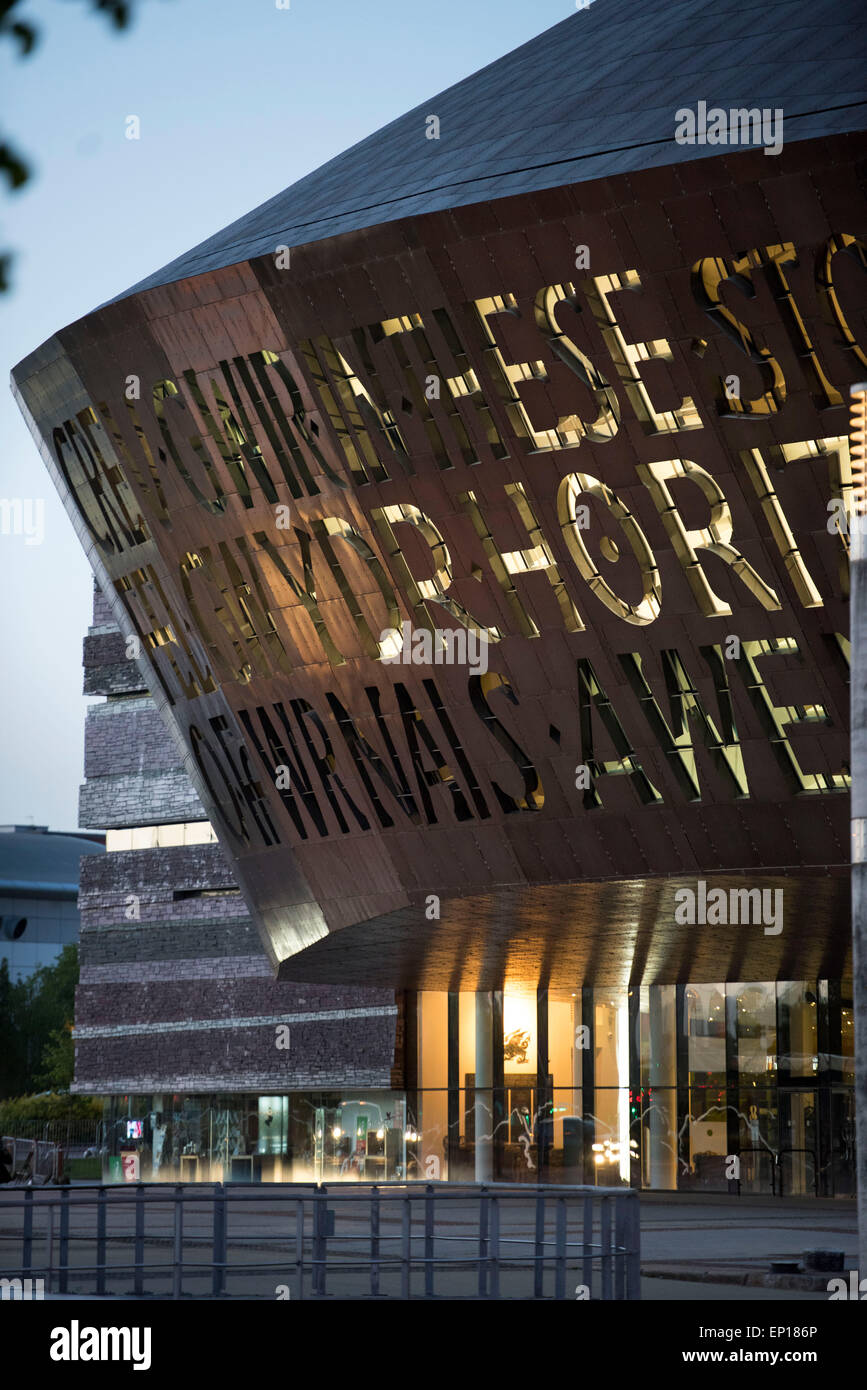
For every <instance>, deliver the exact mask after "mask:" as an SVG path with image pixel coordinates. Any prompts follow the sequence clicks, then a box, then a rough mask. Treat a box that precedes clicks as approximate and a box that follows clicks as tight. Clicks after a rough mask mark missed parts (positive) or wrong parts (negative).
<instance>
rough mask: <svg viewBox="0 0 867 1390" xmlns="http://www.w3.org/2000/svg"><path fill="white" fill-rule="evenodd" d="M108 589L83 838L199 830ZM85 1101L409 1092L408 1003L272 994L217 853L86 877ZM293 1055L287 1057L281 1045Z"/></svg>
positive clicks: (173, 851)
mask: <svg viewBox="0 0 867 1390" xmlns="http://www.w3.org/2000/svg"><path fill="white" fill-rule="evenodd" d="M126 650H127V648H126V641H125V638H124V636H123V634H121V633H120V632H119V630H118V628H117V627H116V626H115V624H114V623H113V622H112V619H111V614H110V610H109V608H108V605H107V603H106V601H105V599H104V597H103V595H102V593H101V591H100V590H99V589H98V588H95V592H94V618H93V626H92V627H91V629H90V632H89V633H88V636H87V637H86V638H85V643H84V669H85V680H84V688H85V694H88V695H103V696H105V697H106V698H105V701H104V703H102V704H95V705H92V706H91V707H90V708H89V710H88V714H87V725H86V732H85V779H86V780H85V783H84V785H83V786H82V788H81V800H80V820H81V823H82V825H87V826H95V827H100V828H106V829H123V828H127V827H131V826H133V827H141V826H165V825H170V824H174V823H178V822H203V821H205V820H206V815H205V812H204V809H203V808H202V805H201V803H200V801H199V799H198V797H197V796H196V793H195V791H194V790H193V788H192V786H191V785H190V782H189V780H188V779H187V777H186V774H185V771H184V768H183V766H182V765H181V762H180V755H179V753H178V750H177V748H176V745H175V743H174V741H173V739H172V737H171V735H170V734H169V732H168V731H167V729H166V728H165V726H164V724H163V722H162V720H161V718H160V715H159V713H158V711H157V709H156V707H155V705H154V703H153V701H152V700H151V698H150V695H149V694H148V692H147V690H146V688H145V686H144V682H143V679H142V676H141V673H140V672H139V668H138V665H137V663H136V661H135V660H132V659H129V658H128V657H127V655H126ZM79 906H80V911H81V980H80V984H79V988H78V993H77V998H76V1029H75V1042H76V1066H75V1086H74V1089H75V1090H76V1091H79V1092H89V1093H97V1094H104V1093H111V1092H124V1093H128V1092H131V1093H138V1094H142V1093H147V1092H149V1091H157V1092H160V1091H172V1092H175V1093H177V1092H184V1091H244V1090H263V1091H268V1092H271V1091H277V1092H279V1091H287V1090H302V1089H303V1090H307V1089H328V1088H332V1087H339V1088H341V1089H352V1088H353V1087H377V1088H382V1087H385V1088H388V1087H390V1086H392V1085H397V1086H399V1085H401V1084H402V1080H403V1077H402V1068H401V1063H400V1057H399V1055H398V1054H399V1053H400V1052H401V1051H402V1042H401V1033H402V1029H401V1027H400V1019H399V1001H398V1000H397V999H396V996H395V995H394V993H393V992H391V991H388V990H382V989H349V988H345V987H332V986H327V985H307V984H300V985H299V984H290V983H284V982H278V981H276V980H275V979H274V975H273V971H272V970H271V967H270V965H269V963H268V961H267V958H266V956H265V953H264V950H263V948H262V945H261V941H260V939H259V936H258V934H257V932H256V930H255V928H254V926H253V923H252V922H251V920H250V917H249V915H248V912H247V908H246V905H245V903H244V900H243V898H242V897H241V895H240V892H239V890H238V887H237V885H236V883H235V881H234V878H233V875H232V871H231V869H230V867H229V865H228V863H227V861H226V858H225V856H224V854H223V851H222V850H221V848H220V846H219V845H218V844H186V845H177V846H170V847H158V848H152V849H131V850H121V851H113V852H111V853H109V854H106V855H105V856H99V857H97V856H93V857H91V858H87V859H85V860H83V861H82V873H81V889H80V894H79ZM286 1027H288V1029H289V1033H288V1044H289V1045H288V1048H287V1047H285V1046H283V1047H278V1046H277V1042H278V1037H279V1040H280V1041H281V1042H283V1043H285V1042H286V1041H287V1034H286V1033H285V1031H282V1030H284V1029H285V1028H286Z"/></svg>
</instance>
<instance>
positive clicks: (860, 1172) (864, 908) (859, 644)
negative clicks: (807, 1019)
mask: <svg viewBox="0 0 867 1390" xmlns="http://www.w3.org/2000/svg"><path fill="white" fill-rule="evenodd" d="M851 396H852V402H851V423H850V429H849V440H850V455H851V461H852V491H853V496H852V506H851V509H850V529H849V536H850V544H849V559H850V599H849V617H850V631H849V636H850V641H851V662H852V665H851V672H850V681H851V685H850V691H851V693H850V707H851V710H850V712H851V729H852V733H851V739H852V747H851V770H852V806H851V813H850V814H851V818H852V1012H853V1014H854V1021H855V1134H856V1143H855V1152H856V1160H855V1166H856V1173H855V1179H856V1182H857V1184H858V1278H859V1280H860V1279H864V1278H867V382H864V381H860V382H857V383H856V384H855V385H854V386H852V387H851Z"/></svg>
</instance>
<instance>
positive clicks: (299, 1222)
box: [295, 1197, 305, 1298]
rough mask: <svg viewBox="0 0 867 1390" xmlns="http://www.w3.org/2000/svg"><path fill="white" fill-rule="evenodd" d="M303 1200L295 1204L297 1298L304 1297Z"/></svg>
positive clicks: (300, 1199)
mask: <svg viewBox="0 0 867 1390" xmlns="http://www.w3.org/2000/svg"><path fill="white" fill-rule="evenodd" d="M304 1218H305V1212H304V1198H303V1197H301V1198H299V1200H298V1201H297V1202H296V1203H295V1267H296V1269H297V1270H298V1297H299V1298H303V1297H304Z"/></svg>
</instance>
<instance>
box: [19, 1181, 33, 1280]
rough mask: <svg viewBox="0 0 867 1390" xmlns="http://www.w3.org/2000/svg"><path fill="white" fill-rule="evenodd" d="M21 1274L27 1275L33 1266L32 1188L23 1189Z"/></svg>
mask: <svg viewBox="0 0 867 1390" xmlns="http://www.w3.org/2000/svg"><path fill="white" fill-rule="evenodd" d="M21 1259H22V1263H23V1270H22V1273H24V1274H29V1273H30V1269H31V1266H32V1264H33V1188H32V1187H25V1189H24V1223H23V1228H22V1247H21Z"/></svg>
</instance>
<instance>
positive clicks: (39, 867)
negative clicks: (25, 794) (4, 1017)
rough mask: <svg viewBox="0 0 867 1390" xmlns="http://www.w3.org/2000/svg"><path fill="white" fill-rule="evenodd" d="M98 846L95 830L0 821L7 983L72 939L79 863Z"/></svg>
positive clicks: (1, 942)
mask: <svg viewBox="0 0 867 1390" xmlns="http://www.w3.org/2000/svg"><path fill="white" fill-rule="evenodd" d="M102 852H103V837H102V836H101V835H99V834H91V835H86V834H78V833H76V832H75V831H70V832H65V831H62V830H49V829H48V827H47V826H46V825H0V960H5V961H6V962H7V967H8V970H9V978H10V980H12V982H13V983H17V982H18V981H19V980H24V979H27V978H28V976H30V975H32V974H34V972H35V971H36V970H39V969H40V968H41V967H42V966H46V965H53V964H54V962H55V961H56V960H57V957H58V956H59V955H60V953H61V951H62V950H63V948H64V947H65V946H72V945H76V944H77V943H78V879H79V865H80V864H81V863H83V862H85V858H84V857H86V858H91V857H97V856H99V855H101V854H102Z"/></svg>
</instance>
